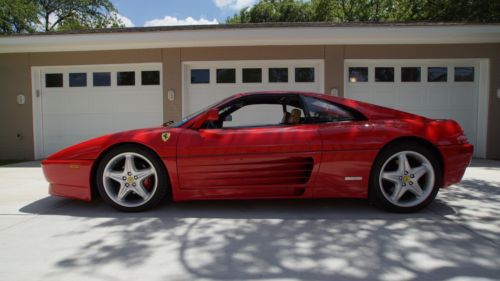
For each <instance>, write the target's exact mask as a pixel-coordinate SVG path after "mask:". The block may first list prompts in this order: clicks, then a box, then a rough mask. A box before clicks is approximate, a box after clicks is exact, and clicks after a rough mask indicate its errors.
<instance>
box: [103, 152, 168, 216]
mask: <svg viewBox="0 0 500 281" xmlns="http://www.w3.org/2000/svg"><path fill="white" fill-rule="evenodd" d="M97 188H98V190H99V193H100V195H101V197H102V198H103V199H104V200H105V201H106V202H107V203H108V204H110V205H111V206H113V207H114V208H116V209H118V210H120V211H126V212H136V211H142V210H146V209H149V208H152V207H154V206H155V205H157V204H158V203H159V202H160V201H161V200H162V199H163V198H164V197H165V194H166V191H167V178H166V173H165V169H164V168H163V165H162V164H161V162H160V160H159V159H158V157H157V156H156V155H155V154H154V153H152V152H150V151H149V150H146V149H144V148H141V147H137V146H133V145H125V146H119V147H117V148H115V149H113V150H111V151H110V152H109V153H108V154H106V156H104V157H103V158H102V160H101V161H100V163H99V166H98V168H97Z"/></svg>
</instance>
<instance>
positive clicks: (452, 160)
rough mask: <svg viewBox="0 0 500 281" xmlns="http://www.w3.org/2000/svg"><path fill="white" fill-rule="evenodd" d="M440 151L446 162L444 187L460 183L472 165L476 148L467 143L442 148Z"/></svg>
mask: <svg viewBox="0 0 500 281" xmlns="http://www.w3.org/2000/svg"><path fill="white" fill-rule="evenodd" d="M439 150H440V151H441V154H442V155H443V162H444V163H443V164H444V167H443V179H442V180H443V181H442V187H447V186H450V185H452V184H455V183H458V182H460V181H461V180H462V177H463V176H464V173H465V169H466V168H467V167H468V166H469V164H470V161H471V159H472V153H473V152H474V147H473V146H472V145H471V144H468V143H467V144H460V145H447V146H441V147H439Z"/></svg>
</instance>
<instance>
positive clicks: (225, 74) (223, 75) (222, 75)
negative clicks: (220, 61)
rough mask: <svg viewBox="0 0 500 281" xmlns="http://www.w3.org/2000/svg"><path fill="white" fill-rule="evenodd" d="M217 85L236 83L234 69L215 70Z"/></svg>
mask: <svg viewBox="0 0 500 281" xmlns="http://www.w3.org/2000/svg"><path fill="white" fill-rule="evenodd" d="M217 83H236V69H234V68H221V69H217Z"/></svg>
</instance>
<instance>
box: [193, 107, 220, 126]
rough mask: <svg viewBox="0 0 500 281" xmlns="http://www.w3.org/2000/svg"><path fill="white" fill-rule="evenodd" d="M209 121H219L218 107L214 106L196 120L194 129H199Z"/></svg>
mask: <svg viewBox="0 0 500 281" xmlns="http://www.w3.org/2000/svg"><path fill="white" fill-rule="evenodd" d="M207 121H214V122H218V121H219V110H218V109H217V108H212V109H209V110H208V111H206V112H205V113H203V114H202V115H200V117H198V120H196V121H195V122H194V124H193V126H192V128H193V129H199V128H201V126H203V124H204V123H205V122H207Z"/></svg>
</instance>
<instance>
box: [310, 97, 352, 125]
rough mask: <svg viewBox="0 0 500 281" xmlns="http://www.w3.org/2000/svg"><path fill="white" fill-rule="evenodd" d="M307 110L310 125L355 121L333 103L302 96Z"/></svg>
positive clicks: (349, 113)
mask: <svg viewBox="0 0 500 281" xmlns="http://www.w3.org/2000/svg"><path fill="white" fill-rule="evenodd" d="M304 100H305V102H306V105H307V108H308V109H309V114H310V117H309V122H310V123H325V122H340V121H350V120H355V119H356V118H355V117H354V115H353V114H352V113H351V112H349V111H347V110H345V109H343V108H341V107H340V106H337V105H335V104H333V103H330V102H327V101H324V100H320V99H316V98H312V97H308V96H304Z"/></svg>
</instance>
